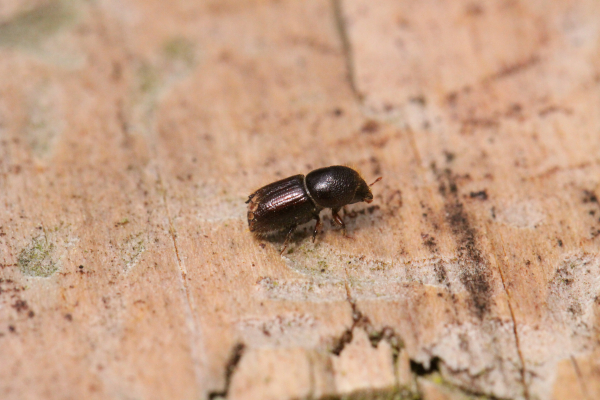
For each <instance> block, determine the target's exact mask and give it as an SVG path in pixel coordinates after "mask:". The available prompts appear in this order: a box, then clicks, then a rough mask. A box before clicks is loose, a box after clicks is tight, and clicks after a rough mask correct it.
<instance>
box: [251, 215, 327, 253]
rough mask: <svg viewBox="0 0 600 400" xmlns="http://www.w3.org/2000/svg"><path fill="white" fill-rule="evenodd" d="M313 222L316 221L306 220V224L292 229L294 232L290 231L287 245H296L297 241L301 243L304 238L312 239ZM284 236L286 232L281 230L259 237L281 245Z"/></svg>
mask: <svg viewBox="0 0 600 400" xmlns="http://www.w3.org/2000/svg"><path fill="white" fill-rule="evenodd" d="M315 223H316V222H314V221H311V222H307V223H306V224H303V225H300V226H298V227H297V228H296V229H295V230H294V233H292V236H291V237H290V241H289V242H288V247H289V245H291V244H294V245H298V244H299V243H302V242H303V241H304V240H306V239H308V240H312V234H313V231H314V229H315ZM286 236H287V232H285V231H282V232H277V233H273V234H271V235H269V236H263V237H261V238H260V239H261V240H262V241H265V242H267V243H271V244H278V245H283V243H284V242H285V237H286ZM317 237H318V235H317Z"/></svg>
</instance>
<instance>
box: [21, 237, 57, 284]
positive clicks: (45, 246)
mask: <svg viewBox="0 0 600 400" xmlns="http://www.w3.org/2000/svg"><path fill="white" fill-rule="evenodd" d="M54 255H55V246H54V244H53V243H51V242H48V240H47V238H46V237H45V236H38V237H36V238H33V240H32V241H31V243H30V244H29V245H28V246H27V247H25V248H24V249H23V250H21V253H19V258H18V260H17V265H18V266H19V269H20V270H21V273H23V275H28V276H37V277H43V278H47V277H49V276H51V275H52V274H54V273H55V272H56V271H57V270H58V265H57V262H56V260H55V258H54Z"/></svg>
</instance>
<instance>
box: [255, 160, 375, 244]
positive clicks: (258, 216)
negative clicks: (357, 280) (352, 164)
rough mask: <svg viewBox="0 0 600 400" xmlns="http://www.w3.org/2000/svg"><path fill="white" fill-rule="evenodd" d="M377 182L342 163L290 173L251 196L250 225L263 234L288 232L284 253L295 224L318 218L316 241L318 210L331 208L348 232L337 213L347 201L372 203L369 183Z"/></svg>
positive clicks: (349, 202) (334, 217)
mask: <svg viewBox="0 0 600 400" xmlns="http://www.w3.org/2000/svg"><path fill="white" fill-rule="evenodd" d="M380 179H381V178H378V179H377V180H375V182H378V181H379V180H380ZM375 182H373V183H371V185H367V183H366V182H365V181H364V179H363V178H362V177H361V176H360V174H359V173H358V172H356V171H355V170H353V169H352V168H349V167H344V166H341V165H334V166H331V167H326V168H319V169H316V170H314V171H311V172H309V173H308V175H306V176H304V175H294V176H290V177H289V178H285V179H282V180H280V181H277V182H273V183H271V184H269V185H267V186H264V187H262V188H260V189H258V190H257V191H256V192H254V193H252V194H251V195H250V196H248V201H246V203H249V204H248V226H249V227H250V231H251V232H254V233H256V234H257V235H262V236H267V235H270V234H273V233H276V232H281V231H287V235H286V237H285V242H284V243H283V249H282V250H281V254H283V252H284V251H285V249H286V248H287V243H288V241H289V239H290V237H291V236H292V233H294V230H295V229H296V227H297V226H298V225H301V224H304V223H306V222H309V221H310V220H311V219H316V220H317V224H316V225H315V230H314V232H313V242H314V241H315V238H316V236H317V232H318V230H319V229H320V228H321V226H322V224H321V219H320V218H319V213H320V212H321V211H322V210H323V209H324V208H331V214H332V216H333V220H334V221H335V222H336V223H337V224H338V225H341V226H342V228H343V230H344V235H345V234H346V225H345V224H344V221H343V220H342V218H341V217H340V216H339V214H338V212H339V211H340V209H341V208H342V207H343V206H345V205H347V204H353V203H358V202H360V201H365V202H367V203H370V202H372V201H373V194H372V193H371V189H369V186H372V185H373V184H374V183H375Z"/></svg>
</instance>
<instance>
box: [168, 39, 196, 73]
mask: <svg viewBox="0 0 600 400" xmlns="http://www.w3.org/2000/svg"><path fill="white" fill-rule="evenodd" d="M163 54H164V56H165V58H166V59H167V60H169V61H173V62H182V63H183V64H185V66H187V67H188V68H190V67H192V66H193V65H194V64H195V63H196V54H195V52H194V44H193V43H192V42H191V41H190V40H189V39H186V38H183V37H175V38H172V39H170V40H168V41H167V42H166V43H165V44H164V46H163Z"/></svg>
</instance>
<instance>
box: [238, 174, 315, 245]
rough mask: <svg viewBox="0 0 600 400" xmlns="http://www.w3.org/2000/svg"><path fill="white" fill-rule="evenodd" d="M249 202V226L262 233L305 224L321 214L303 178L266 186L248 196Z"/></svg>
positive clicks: (298, 177)
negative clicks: (309, 194) (305, 187)
mask: <svg viewBox="0 0 600 400" xmlns="http://www.w3.org/2000/svg"><path fill="white" fill-rule="evenodd" d="M248 203H249V204H248V226H249V227H250V231H252V232H256V233H259V234H268V233H271V232H276V231H281V230H283V229H286V228H291V227H292V226H296V225H300V224H304V223H306V222H308V221H310V220H311V219H313V218H314V216H315V214H317V213H318V211H319V209H317V207H316V206H315V204H314V203H313V202H312V200H311V199H310V197H309V196H308V194H307V193H306V190H305V189H304V175H294V176H291V177H289V178H286V179H282V180H280V181H277V182H274V183H271V184H269V185H267V186H264V187H262V188H260V189H258V190H257V191H256V192H254V193H252V194H251V195H250V196H249V197H248Z"/></svg>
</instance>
